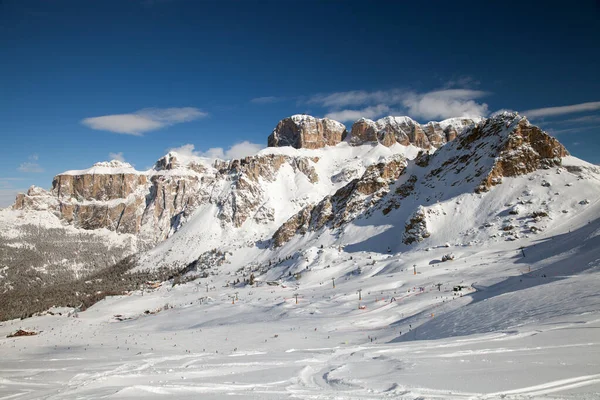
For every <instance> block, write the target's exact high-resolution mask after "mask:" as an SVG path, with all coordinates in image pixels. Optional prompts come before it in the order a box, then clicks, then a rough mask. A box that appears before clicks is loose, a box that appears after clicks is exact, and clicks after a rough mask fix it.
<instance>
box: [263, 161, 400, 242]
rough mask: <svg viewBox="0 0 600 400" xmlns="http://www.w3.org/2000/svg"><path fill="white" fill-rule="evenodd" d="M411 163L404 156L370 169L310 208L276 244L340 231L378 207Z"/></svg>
mask: <svg viewBox="0 0 600 400" xmlns="http://www.w3.org/2000/svg"><path fill="white" fill-rule="evenodd" d="M406 165H407V161H406V159H405V158H404V157H402V156H394V157H390V158H389V159H386V160H382V161H380V162H378V163H377V164H374V165H371V166H370V167H368V168H367V170H366V171H365V173H364V174H363V175H362V176H361V177H360V178H357V179H354V180H352V181H351V182H350V183H348V184H347V185H345V186H343V187H342V188H341V189H339V190H337V191H336V192H335V193H334V194H333V195H331V196H326V197H325V198H324V199H323V200H322V201H321V202H319V203H318V204H316V205H310V206H307V207H305V208H304V209H302V210H301V211H300V212H299V213H297V214H296V215H294V216H293V217H291V218H290V219H289V220H288V221H286V222H285V223H284V224H283V225H282V226H281V227H280V228H279V229H278V230H277V231H276V232H275V234H274V235H273V244H274V245H275V246H276V247H277V246H281V245H283V244H284V243H285V242H287V241H288V240H290V239H291V238H292V237H293V236H294V235H296V234H305V233H307V232H309V231H316V230H319V229H321V228H323V227H324V226H326V225H327V226H328V227H330V228H338V227H340V226H341V225H343V224H345V223H347V222H349V221H351V220H353V219H354V218H356V217H357V216H358V215H360V214H361V213H363V212H365V210H368V209H370V208H371V207H373V206H374V205H375V204H377V203H378V202H379V201H380V200H381V199H382V198H383V197H384V196H385V195H386V194H387V193H388V192H389V189H390V184H391V183H393V182H394V181H395V180H396V179H398V177H399V176H400V175H401V174H402V173H403V172H404V170H405V168H406Z"/></svg>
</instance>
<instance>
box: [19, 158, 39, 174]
mask: <svg viewBox="0 0 600 400" xmlns="http://www.w3.org/2000/svg"><path fill="white" fill-rule="evenodd" d="M27 158H28V159H29V161H26V162H24V163H21V165H19V167H18V168H17V169H18V170H19V171H21V172H27V173H41V172H44V168H42V167H41V166H40V164H38V163H37V161H38V159H39V156H38V155H37V154H31V155H30V156H29V157H27Z"/></svg>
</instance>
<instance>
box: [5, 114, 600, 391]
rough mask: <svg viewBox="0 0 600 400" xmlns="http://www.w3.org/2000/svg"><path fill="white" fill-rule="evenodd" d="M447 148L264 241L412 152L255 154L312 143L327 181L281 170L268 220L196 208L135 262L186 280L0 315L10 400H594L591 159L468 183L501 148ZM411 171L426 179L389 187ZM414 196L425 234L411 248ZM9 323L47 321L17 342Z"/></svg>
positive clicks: (599, 258) (599, 186)
mask: <svg viewBox="0 0 600 400" xmlns="http://www.w3.org/2000/svg"><path fill="white" fill-rule="evenodd" d="M508 127H509V126H507V128H508ZM491 145H494V143H491ZM483 147H485V146H482V148H483ZM450 148H451V147H443V148H442V149H441V150H439V152H437V153H435V154H436V155H434V156H433V157H432V158H431V159H430V160H429V161H430V163H429V164H428V165H427V166H426V167H422V166H419V165H417V164H416V163H413V162H410V163H409V165H408V167H407V170H406V171H405V173H404V174H402V175H401V177H400V178H399V179H398V180H397V181H396V182H394V183H393V184H391V185H390V187H389V192H387V194H385V196H384V197H382V200H381V201H380V202H379V203H377V204H376V205H374V206H372V207H370V208H368V209H366V210H364V211H365V212H364V213H361V214H360V215H358V216H357V217H356V218H353V219H352V220H351V221H349V222H348V223H345V224H344V225H342V226H340V227H339V228H335V229H333V228H331V227H330V226H324V227H322V228H320V229H317V230H314V231H308V232H307V233H306V234H304V235H301V234H298V235H295V236H294V237H292V238H291V240H289V241H288V242H287V243H285V244H284V245H283V246H281V247H275V246H273V243H272V242H271V241H270V236H271V235H272V233H273V231H274V230H275V229H277V227H278V226H279V225H281V223H282V222H284V221H285V220H286V219H287V218H289V217H290V216H292V215H293V214H294V213H296V212H298V211H300V210H301V209H302V208H303V207H304V206H306V205H308V204H310V203H315V202H317V201H320V199H322V198H323V196H325V195H329V194H331V193H333V192H335V191H336V190H338V189H340V188H342V187H344V186H345V185H346V184H347V183H348V182H349V181H351V180H352V179H355V178H358V177H360V176H361V175H362V174H363V172H364V171H365V170H366V168H367V166H368V165H372V164H373V163H374V162H376V161H379V160H381V159H382V157H383V159H386V157H390V156H392V155H393V154H395V153H402V152H405V151H407V150H408V151H409V153H408V154H406V155H407V158H409V159H413V158H415V157H416V152H413V153H410V152H411V151H412V150H411V149H410V148H408V149H407V148H403V147H401V148H398V149H396V148H395V147H392V148H386V147H384V146H380V145H376V146H357V147H351V146H349V145H347V144H341V145H339V146H336V147H335V148H326V149H319V150H295V149H291V148H278V149H267V150H264V152H266V153H268V152H272V153H280V154H285V155H297V154H304V153H306V154H309V155H310V157H315V156H316V157H319V161H318V162H316V163H315V164H314V165H315V169H316V172H317V174H318V176H319V178H320V179H319V181H318V183H316V184H312V185H311V186H308V184H307V181H306V175H305V174H302V173H296V172H294V171H292V170H291V168H287V166H284V167H282V168H281V169H280V170H279V171H278V173H277V174H278V175H277V176H276V179H274V180H271V181H268V182H266V181H265V182H262V184H264V185H265V188H266V193H267V197H266V200H265V201H266V202H267V203H268V204H267V205H268V208H272V209H274V210H275V213H274V215H275V216H276V217H275V218H274V220H272V221H270V222H267V223H266V224H261V223H257V222H256V220H254V219H248V220H247V221H246V222H245V223H244V224H243V225H242V226H241V227H239V228H235V229H234V228H232V229H223V228H222V227H221V225H219V224H214V223H211V221H213V222H214V221H215V216H216V215H217V213H218V211H219V210H217V209H215V208H214V205H211V204H207V205H203V206H202V207H200V208H198V209H197V210H196V212H195V213H194V214H193V215H192V216H190V219H189V222H187V223H186V224H185V225H184V226H183V227H182V228H181V229H180V230H179V231H178V232H177V233H175V234H174V235H172V236H171V237H170V238H169V239H168V240H166V241H165V242H163V243H161V244H160V245H159V246H158V247H156V248H155V249H153V250H151V251H149V252H147V253H145V254H143V255H142V256H141V259H140V265H139V267H138V268H155V267H158V266H161V265H165V264H170V265H173V264H175V265H179V266H181V267H184V266H186V265H188V264H190V263H191V262H193V261H194V260H198V266H197V267H198V268H197V269H196V270H194V269H193V268H190V269H189V272H187V273H186V274H185V275H184V276H182V277H180V278H182V279H181V280H182V281H186V279H189V281H188V282H187V283H183V284H176V280H175V279H173V280H171V281H167V282H163V283H162V285H161V286H160V287H159V288H151V286H150V285H148V287H147V288H145V289H143V290H138V291H134V292H131V293H129V294H128V295H126V296H116V297H109V298H106V299H105V300H102V301H101V302H99V303H97V304H95V305H94V306H93V307H91V308H90V309H88V310H86V311H85V312H81V313H77V312H76V311H75V310H61V311H60V312H61V315H59V314H57V313H56V312H53V313H52V314H50V313H46V314H44V315H40V316H36V317H33V318H28V319H25V320H12V321H7V322H4V323H2V324H0V353H1V354H2V356H3V358H2V361H1V362H0V397H3V398H24V399H30V398H31V399H33V398H45V399H54V398H56V399H58V398H86V399H87V398H95V399H100V398H117V399H118V398H140V397H144V398H167V397H176V398H190V399H191V398H203V399H204V398H206V399H223V398H229V397H231V396H239V397H242V398H254V399H282V398H302V399H332V398H336V399H381V398H395V399H450V400H453V399H497V398H504V399H548V398H555V399H596V398H600V308H599V306H600V300H599V299H600V297H599V296H598V293H597V288H598V286H599V284H600V239H599V238H600V218H598V216H599V215H600V200H599V199H600V171H598V169H597V167H595V166H593V165H590V164H588V163H586V162H584V161H582V160H578V159H576V158H573V157H564V158H563V159H562V165H554V166H551V167H548V168H547V169H536V170H535V171H533V172H530V173H527V174H524V175H518V176H512V177H502V180H501V183H500V182H496V184H495V185H492V186H491V187H490V188H489V190H487V191H476V190H475V189H477V188H478V187H479V185H480V183H481V180H477V181H476V180H473V179H471V178H472V177H473V176H476V174H477V168H479V167H481V168H484V169H485V171H484V172H487V169H489V168H493V166H494V165H495V163H496V162H497V161H498V156H496V155H494V154H487V153H484V154H476V156H479V155H481V157H480V158H479V159H478V161H479V166H477V165H476V162H475V161H473V160H469V161H472V162H468V163H465V162H463V163H462V164H455V166H457V167H458V168H452V169H449V170H439V171H438V173H437V175H438V176H437V177H436V179H433V176H435V175H436V174H432V171H436V170H438V169H439V168H440V167H441V166H442V165H444V164H445V162H446V161H448V160H450V159H452V158H453V157H455V156H456V157H460V156H461V155H464V154H461V153H457V152H451V154H448V155H446V156H445V155H444V152H448V151H449V150H448V149H450ZM455 150H456V149H455ZM459 150H460V149H459ZM330 154H333V156H328V155H330ZM439 154H441V156H440V155H439ZM469 154H470V153H469ZM484 156H486V157H490V159H488V158H486V157H484ZM446 165H449V164H446ZM462 165H465V167H463V168H461V166H462ZM411 176H416V182H419V183H418V185H419V186H416V187H415V188H413V189H411V191H410V195H408V196H405V197H402V198H394V196H396V194H397V192H396V189H397V188H400V187H403V186H402V185H404V184H406V183H407V182H408V181H409V179H410V177H411ZM326 178H327V179H326ZM483 178H484V176H482V179H483ZM469 179H471V180H469ZM457 180H458V181H460V182H461V184H460V185H453V183H454V182H455V181H457ZM219 190H222V191H227V188H225V187H223V188H221V187H220V188H219ZM215 195H219V194H218V193H216V194H215ZM391 200H397V201H399V202H400V203H399V204H400V205H399V207H391V208H390V211H389V212H387V213H383V212H382V210H383V209H385V208H386V207H387V206H389V205H390V202H389V201H391ZM419 210H420V211H422V213H423V216H424V217H423V221H424V224H425V225H424V227H425V228H424V229H425V230H426V231H427V233H428V235H422V239H423V240H422V241H416V242H412V243H410V244H406V243H405V241H404V240H403V239H404V238H405V234H406V222H407V221H410V220H411V218H412V217H414V215H415V212H419ZM211 249H218V250H219V252H210V250H211ZM448 255H452V257H451V258H453V260H452V261H445V262H444V261H442V260H443V259H444V258H447V256H448ZM208 256H210V257H212V258H211V260H213V261H211V262H207V261H205V260H206V259H207V258H206V257H208ZM216 259H218V260H219V262H215V261H214V260H216ZM251 274H252V275H253V276H252V279H254V280H255V284H254V285H246V284H244V280H245V279H249V278H251ZM238 280H239V281H240V283H237V282H238ZM455 289H456V290H455ZM55 311H56V310H55ZM65 311H66V313H65ZM17 329H25V330H33V331H36V332H39V334H38V335H35V336H27V337H18V338H6V336H7V335H8V334H10V333H14V332H15V331H16V330H17Z"/></svg>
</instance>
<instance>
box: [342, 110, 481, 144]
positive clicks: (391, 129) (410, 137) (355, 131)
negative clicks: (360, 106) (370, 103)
mask: <svg viewBox="0 0 600 400" xmlns="http://www.w3.org/2000/svg"><path fill="white" fill-rule="evenodd" d="M476 121H477V120H474V119H469V118H451V119H448V120H444V121H441V122H428V123H427V124H425V125H420V124H419V123H418V122H416V121H414V120H412V119H411V118H409V117H385V118H381V119H379V120H377V121H372V120H370V119H366V118H361V119H359V120H358V121H356V122H355V123H354V125H352V130H351V133H350V143H351V144H353V145H361V144H363V143H369V142H373V143H377V142H378V143H381V144H383V145H384V146H388V147H389V146H392V145H394V144H396V143H399V144H401V145H404V146H408V145H409V144H413V145H415V146H417V147H421V148H423V149H430V148H432V147H434V148H439V147H441V146H442V145H444V144H445V143H447V142H449V141H450V140H454V138H455V137H456V136H457V135H458V134H459V133H460V132H461V131H462V130H463V129H464V128H466V127H468V126H470V125H473V124H475V122H476Z"/></svg>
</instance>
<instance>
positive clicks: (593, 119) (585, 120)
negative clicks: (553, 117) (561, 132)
mask: <svg viewBox="0 0 600 400" xmlns="http://www.w3.org/2000/svg"><path fill="white" fill-rule="evenodd" d="M555 123H556V124H590V123H591V124H600V115H586V116H583V117H577V118H568V119H563V120H562V121H556V122H555Z"/></svg>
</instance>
